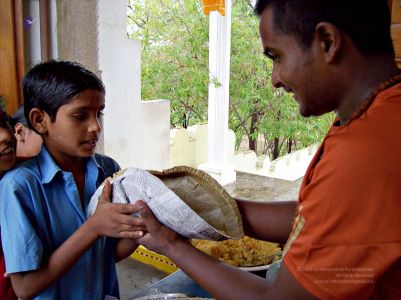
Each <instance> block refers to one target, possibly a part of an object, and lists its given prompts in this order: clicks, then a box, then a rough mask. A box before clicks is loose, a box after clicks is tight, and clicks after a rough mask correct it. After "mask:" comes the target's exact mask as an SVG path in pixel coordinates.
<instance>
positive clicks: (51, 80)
mask: <svg viewBox="0 0 401 300" xmlns="http://www.w3.org/2000/svg"><path fill="white" fill-rule="evenodd" d="M22 87H23V93H24V106H25V109H24V113H25V118H26V119H27V120H28V126H29V127H30V128H33V127H32V124H31V122H30V118H29V113H30V111H31V110H32V109H33V108H38V109H41V110H43V111H44V112H46V113H47V114H48V115H49V117H50V119H51V120H52V121H53V122H54V121H55V120H56V115H57V111H58V109H59V108H60V106H62V105H64V104H67V103H69V102H70V101H71V100H72V99H73V98H74V97H76V96H77V95H78V94H80V93H81V92H83V91H85V90H97V91H100V92H102V93H103V94H104V93H105V88H104V85H103V83H102V81H101V80H100V79H99V78H98V77H97V76H96V75H95V74H94V73H92V72H91V71H89V70H87V69H86V68H84V67H83V66H82V65H80V64H78V63H76V62H70V61H55V60H50V61H48V62H44V63H40V64H37V65H36V66H34V67H33V68H32V69H31V70H30V71H29V72H28V73H27V74H26V75H25V77H24V79H23V80H22Z"/></svg>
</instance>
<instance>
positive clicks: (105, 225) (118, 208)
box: [88, 180, 146, 239]
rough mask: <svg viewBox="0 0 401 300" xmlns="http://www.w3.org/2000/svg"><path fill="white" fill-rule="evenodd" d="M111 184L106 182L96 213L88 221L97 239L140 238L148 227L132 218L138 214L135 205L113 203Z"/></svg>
mask: <svg viewBox="0 0 401 300" xmlns="http://www.w3.org/2000/svg"><path fill="white" fill-rule="evenodd" d="M110 194H111V183H110V181H109V180H106V181H105V183H104V188H103V191H102V194H101V195H100V198H99V202H98V204H97V207H96V211H95V213H94V215H93V216H92V217H90V218H89V219H88V222H90V225H91V228H92V230H93V231H94V232H95V234H96V236H97V237H101V236H110V237H116V238H134V239H135V238H138V237H140V236H141V232H143V231H144V230H145V229H146V227H145V226H141V225H140V224H141V222H140V221H139V220H138V218H135V217H133V216H131V214H132V213H134V212H136V211H137V209H136V207H135V205H132V204H119V203H111V200H110Z"/></svg>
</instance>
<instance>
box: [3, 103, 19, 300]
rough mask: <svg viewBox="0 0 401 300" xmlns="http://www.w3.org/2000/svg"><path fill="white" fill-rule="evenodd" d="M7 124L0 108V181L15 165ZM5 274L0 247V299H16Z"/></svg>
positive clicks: (10, 130) (12, 139)
mask: <svg viewBox="0 0 401 300" xmlns="http://www.w3.org/2000/svg"><path fill="white" fill-rule="evenodd" d="M9 122H10V118H9V116H8V115H7V114H6V113H5V112H4V111H3V110H1V108H0V179H1V178H2V176H3V174H4V172H5V171H8V170H10V169H11V168H12V167H13V166H14V165H15V163H16V157H15V138H14V135H13V131H12V128H11V125H10V123H9ZM0 201H1V199H0ZM5 272H6V266H5V261H4V255H3V248H2V247H1V245H0V299H2V300H11V299H13V300H14V299H17V296H15V293H14V291H13V288H12V286H11V280H10V278H8V277H4V276H3V274H4V273H5Z"/></svg>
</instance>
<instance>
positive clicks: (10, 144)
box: [0, 109, 16, 177]
mask: <svg viewBox="0 0 401 300" xmlns="http://www.w3.org/2000/svg"><path fill="white" fill-rule="evenodd" d="M15 163H16V156H15V138H14V134H13V130H12V128H11V125H10V117H9V116H8V115H7V113H5V112H4V111H3V110H2V109H0V177H1V175H2V174H3V173H4V172H5V171H7V170H9V169H11V168H12V167H13V166H14V165H15Z"/></svg>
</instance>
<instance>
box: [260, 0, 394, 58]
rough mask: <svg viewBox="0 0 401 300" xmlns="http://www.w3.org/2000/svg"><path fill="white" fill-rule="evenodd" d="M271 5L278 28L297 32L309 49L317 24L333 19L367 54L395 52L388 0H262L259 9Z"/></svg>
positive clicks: (300, 40) (362, 52)
mask: <svg viewBox="0 0 401 300" xmlns="http://www.w3.org/2000/svg"><path fill="white" fill-rule="evenodd" d="M268 6H269V7H271V8H272V12H273V24H274V26H275V29H276V30H279V31H280V32H283V33H285V34H290V35H293V36H294V37H295V38H296V39H297V40H298V42H299V43H300V45H301V46H303V48H304V49H309V48H310V45H311V42H312V39H313V34H314V31H315V27H316V25H317V24H318V23H319V22H329V23H331V24H333V25H334V26H336V27H337V28H338V29H339V30H341V31H342V32H344V33H346V34H347V35H348V36H349V37H350V38H351V40H352V41H353V42H354V44H355V46H356V48H357V49H358V51H359V52H360V53H361V54H363V55H371V54H392V55H394V49H393V44H392V39H391V33H390V26H391V15H390V10H389V6H388V1H387V0H258V1H257V3H256V6H255V13H256V14H257V15H259V16H260V15H261V14H262V12H263V11H264V10H265V9H266V7H268Z"/></svg>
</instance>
